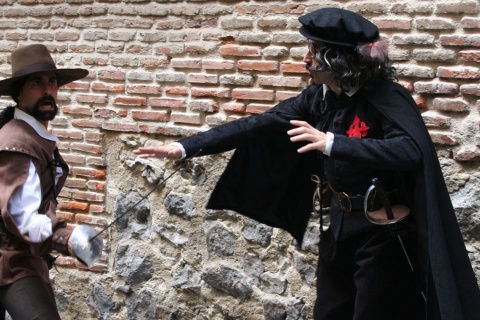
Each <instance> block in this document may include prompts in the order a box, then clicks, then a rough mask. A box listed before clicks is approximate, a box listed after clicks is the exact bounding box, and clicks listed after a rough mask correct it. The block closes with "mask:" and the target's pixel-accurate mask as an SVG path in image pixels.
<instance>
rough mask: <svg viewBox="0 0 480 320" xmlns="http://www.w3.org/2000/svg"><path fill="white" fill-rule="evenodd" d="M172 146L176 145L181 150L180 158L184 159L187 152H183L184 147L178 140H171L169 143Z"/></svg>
mask: <svg viewBox="0 0 480 320" xmlns="http://www.w3.org/2000/svg"><path fill="white" fill-rule="evenodd" d="M170 144H171V145H172V146H176V147H179V148H180V150H181V151H182V157H181V158H180V160H181V159H185V157H186V156H187V153H186V152H185V148H184V147H183V146H182V144H181V143H180V142H172V143H170Z"/></svg>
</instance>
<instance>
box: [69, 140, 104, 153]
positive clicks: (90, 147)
mask: <svg viewBox="0 0 480 320" xmlns="http://www.w3.org/2000/svg"><path fill="white" fill-rule="evenodd" d="M70 149H72V150H77V151H82V152H88V153H96V154H101V153H102V152H103V151H102V147H101V146H99V145H97V144H87V143H77V142H75V143H71V144H70Z"/></svg>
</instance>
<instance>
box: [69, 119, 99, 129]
mask: <svg viewBox="0 0 480 320" xmlns="http://www.w3.org/2000/svg"><path fill="white" fill-rule="evenodd" d="M72 125H73V126H74V127H80V128H101V127H102V122H101V121H98V120H86V119H78V120H75V119H74V120H72Z"/></svg>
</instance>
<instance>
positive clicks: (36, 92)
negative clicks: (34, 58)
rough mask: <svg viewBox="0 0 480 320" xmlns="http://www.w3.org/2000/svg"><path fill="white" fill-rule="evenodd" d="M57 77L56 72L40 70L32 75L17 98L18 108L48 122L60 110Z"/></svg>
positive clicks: (43, 121) (41, 120)
mask: <svg viewBox="0 0 480 320" xmlns="http://www.w3.org/2000/svg"><path fill="white" fill-rule="evenodd" d="M57 94H58V85H57V77H56V75H55V73H54V72H51V71H46V72H38V73H35V74H32V75H30V76H29V77H28V78H27V79H26V80H25V83H24V85H23V87H22V88H21V90H20V92H19V94H18V96H17V100H18V104H17V106H18V108H19V109H20V110H22V111H23V112H26V113H28V114H29V115H31V116H32V117H34V118H35V119H37V120H38V121H40V122H42V123H44V124H46V123H47V122H48V121H50V120H53V119H54V118H55V116H56V115H57V112H58V107H57V103H56V99H57Z"/></svg>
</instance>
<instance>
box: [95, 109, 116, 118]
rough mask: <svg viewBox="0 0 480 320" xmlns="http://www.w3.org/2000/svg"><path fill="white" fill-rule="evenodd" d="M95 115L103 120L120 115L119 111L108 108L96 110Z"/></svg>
mask: <svg viewBox="0 0 480 320" xmlns="http://www.w3.org/2000/svg"><path fill="white" fill-rule="evenodd" d="M93 113H94V115H95V116H96V117H101V118H115V117H116V116H117V115H118V112H117V111H115V110H112V109H108V108H99V109H95V111H94V112H93Z"/></svg>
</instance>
